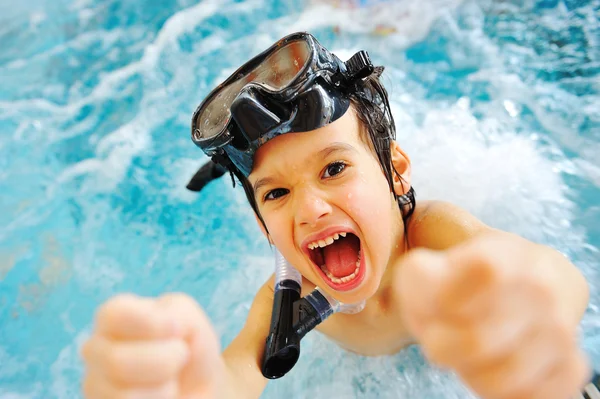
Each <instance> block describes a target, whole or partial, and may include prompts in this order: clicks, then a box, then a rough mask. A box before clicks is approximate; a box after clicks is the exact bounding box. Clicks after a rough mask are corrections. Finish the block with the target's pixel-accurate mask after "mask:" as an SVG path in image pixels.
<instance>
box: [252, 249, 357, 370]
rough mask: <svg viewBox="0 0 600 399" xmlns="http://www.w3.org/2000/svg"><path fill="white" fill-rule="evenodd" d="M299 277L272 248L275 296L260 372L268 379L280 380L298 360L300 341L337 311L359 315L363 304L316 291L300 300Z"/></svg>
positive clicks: (300, 284) (300, 277)
mask: <svg viewBox="0 0 600 399" xmlns="http://www.w3.org/2000/svg"><path fill="white" fill-rule="evenodd" d="M301 288H302V275H301V274H300V273H299V272H298V271H297V270H296V269H295V268H294V267H293V266H292V265H290V264H289V263H288V262H287V260H286V259H285V258H284V257H283V255H281V253H280V252H279V251H278V250H277V249H275V296H274V298H273V313H272V315H271V327H270V329H269V335H268V336H267V341H266V345H265V353H264V356H263V361H262V366H261V371H262V374H263V376H265V377H266V378H269V379H276V378H280V377H283V376H284V375H285V374H286V373H287V372H288V371H290V370H291V369H292V368H293V367H294V365H295V364H296V362H297V361H298V358H299V357H300V340H301V339H302V338H303V337H304V336H305V335H306V334H307V333H308V332H309V331H311V330H312V329H313V328H315V327H316V326H317V325H319V324H320V323H321V322H323V321H325V320H326V319H327V318H328V317H329V316H331V315H332V314H334V313H336V312H343V313H358V312H360V311H361V310H363V308H364V307H365V302H364V301H363V302H360V303H358V304H343V303H341V302H339V301H337V300H336V299H334V298H332V297H331V296H329V295H328V294H327V293H325V292H323V291H322V290H321V289H320V288H318V287H317V288H316V289H315V290H314V291H313V292H311V293H310V294H309V295H307V296H306V297H304V298H300V290H301Z"/></svg>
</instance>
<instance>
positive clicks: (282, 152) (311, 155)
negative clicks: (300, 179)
mask: <svg viewBox="0 0 600 399" xmlns="http://www.w3.org/2000/svg"><path fill="white" fill-rule="evenodd" d="M333 143H336V144H339V143H346V144H348V145H350V146H352V147H354V148H355V149H357V150H358V149H359V147H360V148H362V147H364V144H363V143H362V140H361V139H360V123H359V121H358V118H357V117H356V115H355V114H354V111H353V110H352V108H351V107H350V108H349V109H348V111H346V113H345V114H344V115H343V116H342V117H341V118H339V119H337V120H336V121H334V122H332V123H330V124H328V125H326V126H323V127H321V128H319V129H316V130H311V131H309V132H301V133H287V134H283V135H281V136H277V137H275V138H274V139H272V140H269V141H268V142H267V143H265V144H263V145H262V146H261V147H260V148H259V149H258V151H256V153H255V154H254V166H253V168H252V173H251V174H250V177H253V176H256V175H259V174H263V173H266V171H267V170H268V169H270V168H271V167H272V166H275V165H277V164H280V163H292V162H294V163H296V162H299V163H308V162H311V161H314V160H315V155H316V154H318V153H319V152H321V151H322V150H323V149H325V148H327V147H329V146H331V145H332V144H333Z"/></svg>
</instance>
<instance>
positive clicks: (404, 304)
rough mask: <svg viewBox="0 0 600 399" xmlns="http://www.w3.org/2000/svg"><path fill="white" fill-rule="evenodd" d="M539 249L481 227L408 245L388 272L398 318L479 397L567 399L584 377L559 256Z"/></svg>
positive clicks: (435, 360)
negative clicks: (464, 235)
mask: <svg viewBox="0 0 600 399" xmlns="http://www.w3.org/2000/svg"><path fill="white" fill-rule="evenodd" d="M540 248H541V247H539V246H537V245H535V244H532V243H530V242H527V241H525V240H523V239H520V238H518V237H514V236H511V235H489V236H485V237H481V238H476V239H473V240H471V241H468V242H467V243H465V244H462V245H459V246H456V247H453V248H451V249H449V250H446V251H429V250H422V249H419V250H414V251H412V253H410V254H408V255H407V256H406V258H405V259H404V260H403V262H402V264H401V265H400V268H399V273H398V274H397V275H396V280H395V284H396V285H395V287H396V293H397V297H398V300H399V301H400V304H401V309H402V311H403V317H404V320H405V322H406V324H407V326H408V327H409V329H410V330H411V332H412V334H413V335H414V336H415V338H416V339H417V341H418V342H419V343H420V345H421V347H422V349H423V351H424V353H425V355H426V356H427V357H428V359H429V360H431V361H432V362H433V363H435V364H437V365H440V366H444V367H448V368H451V369H453V370H455V371H456V372H457V373H458V375H459V376H460V377H461V378H462V379H463V380H464V381H465V383H466V384H467V385H468V386H469V387H471V388H472V389H473V390H474V391H475V392H476V393H477V394H479V395H480V396H481V397H483V398H486V399H521V398H523V399H525V398H527V399H537V398H539V399H568V398H569V397H572V396H573V395H575V394H576V393H577V392H579V390H580V389H581V387H582V386H583V384H584V383H585V381H586V378H587V376H588V373H589V371H588V368H587V362H586V360H585V357H584V355H583V354H582V353H581V351H580V349H579V348H578V346H577V340H576V338H577V337H576V327H577V323H576V322H575V321H574V320H575V317H571V316H569V314H568V312H566V311H565V309H566V308H565V304H564V302H565V300H564V297H561V295H564V293H561V291H565V290H561V289H560V287H561V282H560V281H556V280H557V278H556V276H557V275H554V274H553V272H552V270H553V269H552V268H553V267H556V268H558V267H562V263H561V262H563V261H562V260H560V256H557V257H555V256H547V252H544V251H543V250H541V249H540ZM540 262H542V263H543V262H545V264H541V263H540ZM552 262H556V266H555V265H554V264H553V263H552ZM565 262H566V260H565ZM544 270H548V273H547V274H545V273H544ZM568 283H569V282H568V281H565V282H564V284H565V287H566V286H567V284H568ZM573 313H574V312H573Z"/></svg>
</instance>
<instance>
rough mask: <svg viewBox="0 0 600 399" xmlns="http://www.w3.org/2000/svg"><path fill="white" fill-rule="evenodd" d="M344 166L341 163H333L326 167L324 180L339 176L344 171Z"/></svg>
mask: <svg viewBox="0 0 600 399" xmlns="http://www.w3.org/2000/svg"><path fill="white" fill-rule="evenodd" d="M346 166H347V165H346V164H345V163H344V162H342V161H335V162H332V163H330V164H329V165H327V167H326V168H325V172H324V173H323V177H324V178H328V177H333V176H336V175H339V174H340V173H342V172H343V171H344V169H346Z"/></svg>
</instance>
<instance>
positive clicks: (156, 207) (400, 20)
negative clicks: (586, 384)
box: [0, 0, 600, 398]
mask: <svg viewBox="0 0 600 399" xmlns="http://www.w3.org/2000/svg"><path fill="white" fill-rule="evenodd" d="M317 3H318V2H316V1H314V2H308V1H300V0H297V1H290V2H285V3H284V2H279V1H274V0H262V1H260V0H256V1H255V0H251V1H231V0H230V1H227V0H223V1H202V2H200V3H198V2H196V1H192V0H164V1H160V2H139V1H137V0H118V1H116V0H115V1H112V0H107V1H103V2H95V1H92V0H74V1H66V0H56V1H53V2H45V1H41V0H25V1H20V2H11V3H8V2H4V3H3V4H0V48H1V49H2V51H0V76H1V78H0V79H1V84H0V193H1V196H0V205H1V209H2V212H1V213H0V325H1V327H0V397H2V398H78V397H80V393H79V380H80V378H81V374H82V366H81V363H80V360H79V357H78V352H77V351H78V347H79V346H80V344H81V342H82V341H83V340H84V339H85V337H86V336H87V334H89V331H90V328H91V326H92V322H93V320H92V318H93V313H94V311H95V309H96V308H97V306H98V305H99V304H100V303H102V302H103V301H105V300H106V299H107V298H109V297H110V296H112V295H114V294H115V293H116V292H121V291H133V292H136V293H139V294H143V295H158V294H160V293H162V292H167V291H183V292H187V293H189V294H191V295H193V296H194V297H195V298H196V299H197V300H198V301H199V302H200V303H201V305H202V306H203V307H204V308H205V309H206V310H207V313H208V314H209V316H210V317H211V319H212V320H213V322H214V324H215V327H216V329H217V331H218V332H219V334H220V336H221V338H222V344H223V345H226V344H227V343H228V342H229V341H230V340H231V339H232V338H233V336H234V335H235V334H236V332H237V331H239V329H240V328H241V325H242V323H243V320H244V318H245V315H246V313H247V311H248V307H249V305H250V301H251V299H252V296H253V294H254V292H255V291H256V289H257V288H258V287H259V286H260V285H261V284H262V282H263V281H264V280H265V279H266V278H267V276H268V275H269V274H270V273H271V270H272V266H273V264H272V260H271V255H270V250H269V247H268V245H267V243H266V241H265V240H264V239H263V238H262V236H261V235H260V233H259V230H258V228H257V226H256V224H255V221H254V217H253V215H252V213H251V210H250V209H249V207H248V206H247V205H246V203H245V199H244V198H243V194H242V193H241V192H240V191H239V190H237V189H235V190H234V189H233V188H232V187H231V184H230V182H229V181H228V180H227V179H223V180H222V181H218V182H216V183H215V184H213V185H211V186H210V187H209V188H207V189H206V190H205V191H203V192H202V193H201V194H199V195H198V194H193V193H189V192H186V190H185V184H186V182H187V179H188V178H189V177H190V176H191V175H192V174H193V172H194V171H195V168H197V167H198V166H199V165H200V164H201V163H202V162H203V161H204V160H205V158H204V156H203V155H202V154H201V152H200V151H199V150H198V149H197V148H195V147H194V145H193V144H192V143H191V140H190V138H189V121H190V117H191V114H192V112H193V110H194V109H195V107H196V105H197V104H198V102H199V101H200V100H201V99H202V98H203V97H204V96H205V95H206V94H207V93H208V91H209V90H210V89H211V88H212V87H213V86H214V85H215V84H216V83H217V82H218V80H219V79H222V78H224V77H226V76H227V75H228V73H230V72H231V71H232V70H233V69H234V68H235V67H237V66H238V65H239V64H241V63H242V62H243V61H244V60H246V59H247V58H249V57H250V56H252V55H254V54H256V53H258V52H259V51H261V50H262V49H264V48H266V47H267V46H268V45H270V44H271V43H272V42H273V41H274V40H276V39H278V38H279V37H281V36H283V35H284V34H287V33H289V32H291V31H295V30H303V29H307V30H311V31H312V32H313V33H314V34H315V35H316V36H317V37H318V38H319V39H320V41H321V42H322V43H323V44H324V45H326V46H327V47H329V48H331V49H333V50H334V51H335V52H336V53H338V54H340V55H343V56H348V55H350V54H351V53H352V51H354V50H356V49H359V48H365V49H367V50H369V52H370V54H371V56H372V58H373V59H374V60H375V62H377V63H380V64H384V65H386V66H387V69H386V76H387V78H386V84H387V86H388V89H389V90H390V93H391V99H392V103H393V104H392V105H393V109H394V113H395V116H396V120H397V124H398V130H399V134H398V136H399V137H398V140H399V142H400V143H401V145H402V146H403V147H404V148H405V149H406V150H407V152H408V153H409V155H410V156H411V159H412V161H413V168H414V174H415V187H416V189H417V192H418V193H419V198H441V199H446V200H449V201H452V202H455V203H458V204H460V205H462V206H463V207H465V208H466V209H468V210H470V211H471V212H473V213H474V214H475V215H477V216H478V217H480V218H481V219H482V220H484V221H485V222H486V223H488V224H490V225H493V226H495V227H498V228H502V229H505V230H509V231H513V232H516V233H518V234H521V235H523V236H525V237H527V238H529V239H532V240H535V241H537V242H541V243H544V244H547V245H551V246H553V247H555V248H557V249H559V250H561V251H562V252H564V253H565V254H566V255H568V256H569V257H570V258H571V259H572V260H573V262H574V263H576V264H577V265H578V266H579V267H580V268H581V270H582V271H583V272H584V274H585V275H586V277H587V278H588V281H589V282H590V285H591V290H592V297H591V301H590V306H589V309H588V311H587V314H586V317H585V319H584V320H583V322H582V325H581V326H582V345H583V346H584V348H585V349H586V350H587V351H588V353H589V355H590V358H591V359H592V361H593V362H594V363H595V365H596V368H599V367H600V349H599V348H600V314H599V312H600V311H599V305H600V256H599V252H598V251H599V248H600V227H599V226H600V161H598V154H600V112H598V111H599V110H600V23H599V18H600V1H598V0H592V1H585V0H581V1H575V0H570V1H567V0H564V1H554V0H544V1H525V0H522V1H517V0H513V1H465V2H462V3H461V2H459V1H451V0H446V1H443V0H419V1H416V0H415V1H407V0H404V1H396V2H392V1H388V2H384V3H385V4H383V5H381V4H379V5H378V4H376V3H378V2H377V1H369V2H362V3H365V4H366V3H368V4H370V5H369V6H368V7H364V8H354V7H352V6H351V5H347V6H344V7H341V8H331V7H330V6H327V5H323V4H321V5H319V4H317ZM332 3H333V2H332ZM348 3H352V2H348ZM354 3H357V4H358V3H361V2H354ZM382 7H385V8H382ZM303 345H304V346H303V355H302V358H301V360H300V362H299V363H298V366H297V367H296V368H295V369H294V370H293V371H292V372H291V373H290V374H289V376H288V377H286V378H283V379H281V380H278V381H275V382H273V383H271V384H270V385H269V387H268V389H267V391H266V392H265V394H264V397H265V398H280V397H283V395H286V396H287V397H293V398H305V397H313V398H321V397H344V398H349V397H356V398H375V397H380V398H388V397H390V398H392V397H393V398H396V397H410V398H464V397H469V396H470V394H469V393H468V391H467V390H466V389H465V388H464V387H462V386H461V384H460V383H459V382H458V381H457V379H456V378H455V377H454V376H453V375H452V374H448V373H445V372H442V371H439V370H436V369H434V368H431V367H430V366H428V365H426V364H425V362H424V361H423V358H422V356H421V355H420V353H419V351H418V349H417V348H409V349H407V350H405V351H403V352H401V353H400V354H398V355H396V356H391V357H382V358H375V359H371V358H362V357H359V356H355V355H352V354H348V353H346V352H344V351H342V350H341V349H339V348H337V347H335V345H333V344H331V343H330V342H328V341H327V340H326V339H324V338H323V337H321V336H320V335H318V334H311V335H310V336H309V337H308V338H306V339H305V341H303ZM286 392H287V393H286ZM289 392H293V394H291V395H290V394H289Z"/></svg>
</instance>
